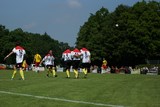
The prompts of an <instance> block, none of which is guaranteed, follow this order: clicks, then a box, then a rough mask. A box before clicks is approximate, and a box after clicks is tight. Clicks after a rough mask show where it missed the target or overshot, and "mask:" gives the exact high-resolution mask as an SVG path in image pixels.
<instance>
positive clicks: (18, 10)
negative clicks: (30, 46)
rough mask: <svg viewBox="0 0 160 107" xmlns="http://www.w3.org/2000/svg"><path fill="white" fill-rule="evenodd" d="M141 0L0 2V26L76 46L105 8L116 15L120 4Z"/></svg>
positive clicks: (29, 0) (27, 0)
mask: <svg viewBox="0 0 160 107" xmlns="http://www.w3.org/2000/svg"><path fill="white" fill-rule="evenodd" d="M138 1H142V0H0V24H1V25H4V26H5V27H6V28H7V29H9V30H10V31H12V30H14V29H17V28H21V29H22V30H23V31H25V32H30V33H39V34H44V33H45V32H46V33H47V34H48V35H49V36H50V37H51V38H53V39H55V40H58V41H59V42H65V43H68V44H69V45H70V46H75V42H76V39H77V37H78V36H77V34H78V32H79V30H80V26H83V25H84V23H85V22H86V21H87V20H88V18H89V17H90V13H92V14H95V12H96V11H98V10H99V9H100V8H102V7H104V8H107V9H108V10H109V12H113V11H114V10H115V8H116V7H117V6H118V5H120V4H123V5H127V6H133V5H134V4H135V3H136V2H138ZM158 1H160V0H158Z"/></svg>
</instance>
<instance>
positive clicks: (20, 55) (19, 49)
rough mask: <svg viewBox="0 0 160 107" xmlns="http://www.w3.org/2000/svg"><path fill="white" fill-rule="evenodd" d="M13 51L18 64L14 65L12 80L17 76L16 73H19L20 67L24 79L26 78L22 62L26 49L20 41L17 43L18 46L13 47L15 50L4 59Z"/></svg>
mask: <svg viewBox="0 0 160 107" xmlns="http://www.w3.org/2000/svg"><path fill="white" fill-rule="evenodd" d="M13 53H15V54H16V65H15V66H14V71H13V74H12V78H11V80H13V78H14V77H15V74H16V73H17V69H19V72H20V75H21V78H22V80H24V79H25V78H24V73H23V68H22V63H23V60H24V55H25V54H26V51H25V50H24V48H23V47H21V46H20V44H19V43H16V47H14V48H13V50H12V51H11V52H10V53H9V54H8V55H7V56H6V57H5V58H4V60H6V59H7V58H8V57H9V56H10V55H12V54H13Z"/></svg>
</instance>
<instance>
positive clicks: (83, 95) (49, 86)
mask: <svg viewBox="0 0 160 107" xmlns="http://www.w3.org/2000/svg"><path fill="white" fill-rule="evenodd" d="M11 75H12V71H11V70H0V91H6V92H12V93H20V94H29V95H34V96H43V97H50V98H59V99H67V100H76V101H84V102H92V103H101V104H106V105H115V106H113V107H118V106H116V105H120V106H124V107H160V76H159V75H136V74H134V75H130V74H129V75H125V74H91V73H89V74H88V78H87V79H84V78H82V77H83V74H82V73H81V74H80V78H79V79H74V74H73V73H71V76H72V77H71V78H70V79H67V78H65V77H66V74H65V73H62V72H61V73H60V72H58V77H56V78H53V77H50V78H47V77H46V72H40V73H35V72H33V71H29V72H25V78H26V80H24V81H23V80H19V78H20V76H19V72H18V73H17V75H16V77H15V79H14V80H10V78H11ZM0 107H98V105H94V104H83V103H73V102H65V101H57V100H49V99H43V98H42V99H40V98H35V97H31V96H20V95H12V94H5V93H2V92H0ZM108 107H110V106H108Z"/></svg>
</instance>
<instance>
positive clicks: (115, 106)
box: [0, 91, 124, 107]
mask: <svg viewBox="0 0 160 107" xmlns="http://www.w3.org/2000/svg"><path fill="white" fill-rule="evenodd" d="M0 93H2V94H10V95H17V96H25V97H34V98H38V99H48V100H55V101H63V102H71V103H80V104H90V105H96V106H107V107H124V106H121V105H111V104H104V103H94V102H85V101H78V100H67V99H61V98H54V97H45V96H35V95H31V94H21V93H14V92H8V91H0Z"/></svg>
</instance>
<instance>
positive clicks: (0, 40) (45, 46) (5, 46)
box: [0, 25, 71, 64]
mask: <svg viewBox="0 0 160 107" xmlns="http://www.w3.org/2000/svg"><path fill="white" fill-rule="evenodd" d="M16 42H20V44H21V46H22V47H23V48H24V49H25V50H26V54H27V55H26V57H27V62H28V64H31V63H32V62H33V58H34V55H35V54H36V53H39V54H40V55H41V56H42V57H44V56H45V55H46V54H47V53H48V51H49V50H53V54H54V56H55V58H56V63H57V64H60V61H61V60H59V59H61V56H62V52H63V51H64V50H65V49H67V48H71V47H70V46H69V45H68V43H63V42H59V41H58V40H54V39H53V38H51V37H50V36H49V35H48V34H47V33H46V32H45V33H44V34H42V35H41V34H38V33H36V34H34V33H29V32H24V31H23V30H22V29H21V28H17V29H15V30H13V31H9V30H8V29H6V28H5V26H3V25H0V44H1V45H0V62H1V63H6V64H15V56H14V55H12V56H11V57H10V58H8V59H7V60H6V62H4V61H3V58H4V57H5V56H6V55H7V54H8V53H9V52H10V51H12V49H13V48H14V47H15V43H16Z"/></svg>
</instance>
